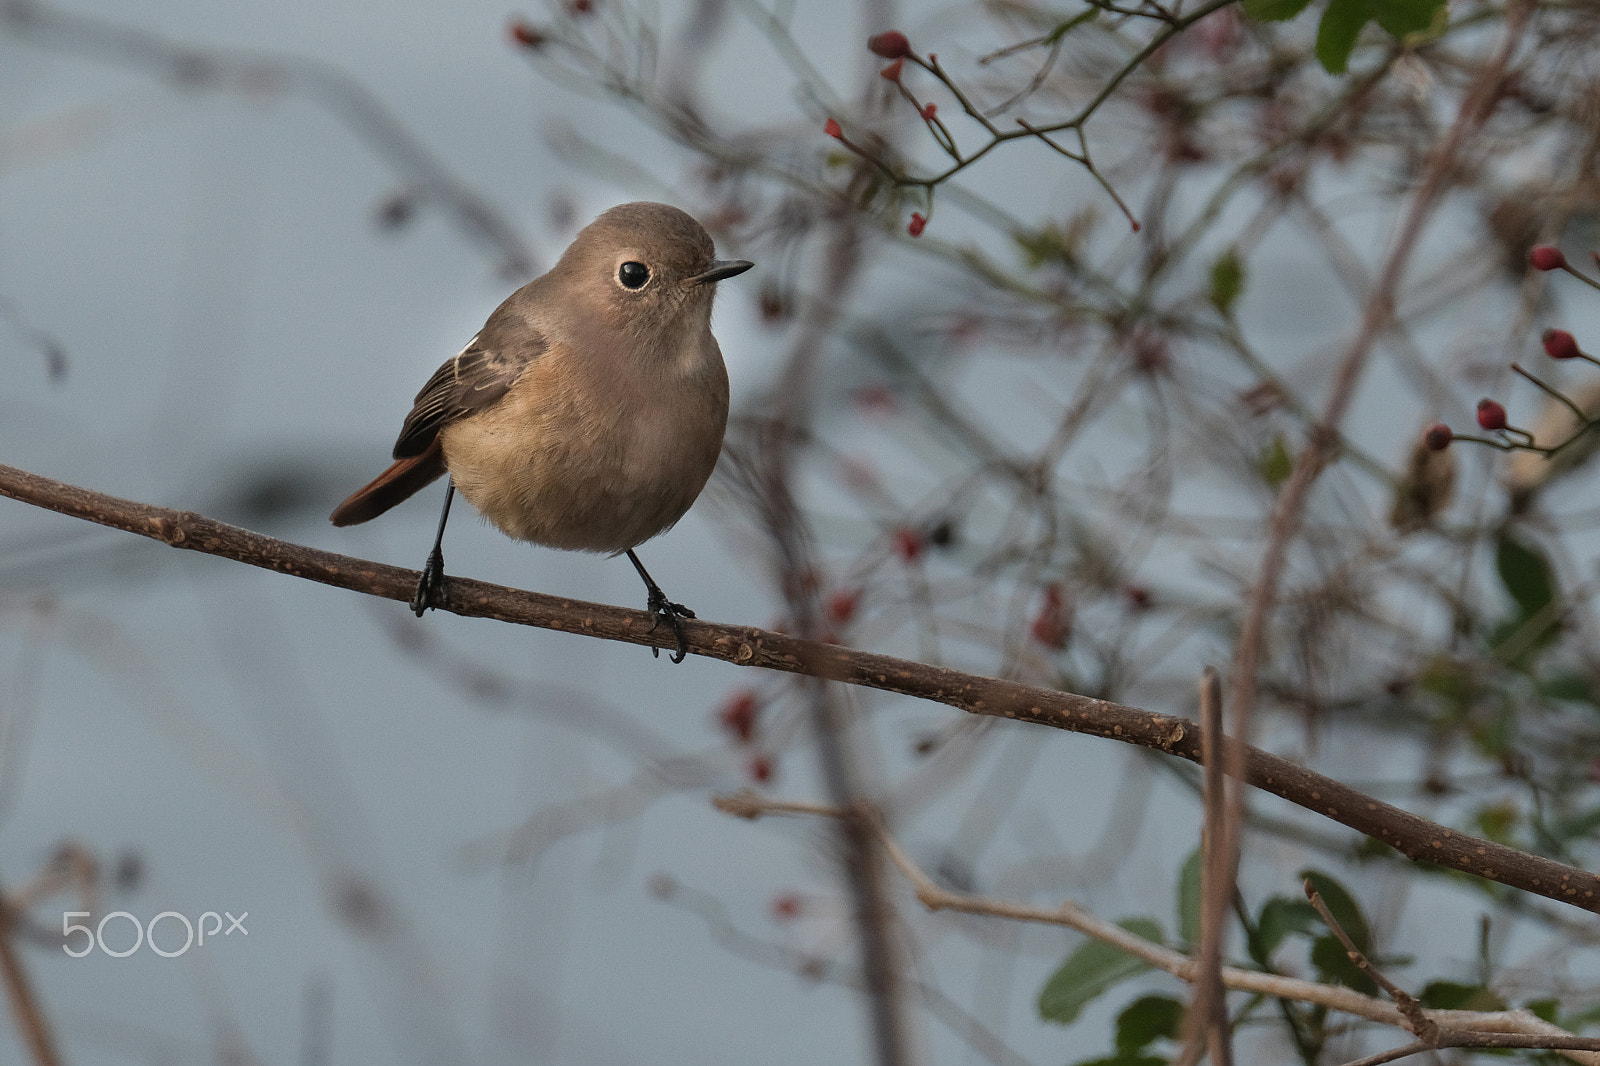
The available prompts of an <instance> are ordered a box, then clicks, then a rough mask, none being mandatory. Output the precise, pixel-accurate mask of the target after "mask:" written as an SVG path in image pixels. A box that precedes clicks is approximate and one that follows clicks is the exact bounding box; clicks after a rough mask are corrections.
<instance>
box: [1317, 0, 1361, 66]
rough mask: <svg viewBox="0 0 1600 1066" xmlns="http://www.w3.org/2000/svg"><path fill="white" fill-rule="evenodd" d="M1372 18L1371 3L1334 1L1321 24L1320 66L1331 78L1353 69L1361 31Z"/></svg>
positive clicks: (1319, 29) (1318, 51)
mask: <svg viewBox="0 0 1600 1066" xmlns="http://www.w3.org/2000/svg"><path fill="white" fill-rule="evenodd" d="M1371 18H1372V10H1371V8H1370V7H1368V6H1367V0H1333V3H1331V4H1329V5H1328V10H1326V11H1324V12H1323V13H1322V21H1321V22H1320V23H1318V24H1317V62H1319V63H1321V64H1322V69H1323V70H1326V71H1327V72H1328V73H1329V74H1343V73H1344V72H1345V70H1346V69H1347V68H1348V67H1349V66H1350V53H1351V52H1353V51H1355V48H1356V38H1357V37H1359V36H1361V28H1362V27H1363V26H1365V25H1366V24H1367V22H1368V20H1369V19H1371Z"/></svg>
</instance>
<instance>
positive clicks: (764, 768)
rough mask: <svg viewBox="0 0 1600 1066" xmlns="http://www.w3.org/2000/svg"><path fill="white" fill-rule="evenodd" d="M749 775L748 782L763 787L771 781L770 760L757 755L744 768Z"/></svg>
mask: <svg viewBox="0 0 1600 1066" xmlns="http://www.w3.org/2000/svg"><path fill="white" fill-rule="evenodd" d="M745 770H746V772H748V773H749V774H750V780H752V781H754V782H755V783H756V784H758V785H764V784H766V783H767V782H768V781H771V780H772V759H771V758H770V757H768V756H766V755H757V756H755V757H754V758H753V759H751V760H750V762H749V763H748V764H747V765H746V767H745Z"/></svg>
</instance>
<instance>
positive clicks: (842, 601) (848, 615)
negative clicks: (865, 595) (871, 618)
mask: <svg viewBox="0 0 1600 1066" xmlns="http://www.w3.org/2000/svg"><path fill="white" fill-rule="evenodd" d="M860 603H861V593H859V592H856V591H855V590H854V589H840V590H839V591H838V592H835V593H834V594H833V595H832V596H829V597H828V621H830V622H832V623H833V624H834V625H836V626H846V625H849V624H850V620H851V619H852V618H854V617H855V616H856V607H857V606H859V605H860Z"/></svg>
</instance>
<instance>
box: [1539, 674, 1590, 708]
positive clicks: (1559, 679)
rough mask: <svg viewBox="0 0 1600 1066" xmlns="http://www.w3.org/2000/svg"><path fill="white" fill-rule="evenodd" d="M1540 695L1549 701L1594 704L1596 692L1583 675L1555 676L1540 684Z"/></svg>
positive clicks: (1541, 681) (1541, 680)
mask: <svg viewBox="0 0 1600 1066" xmlns="http://www.w3.org/2000/svg"><path fill="white" fill-rule="evenodd" d="M1538 689H1539V695H1541V696H1543V697H1544V698H1545V699H1547V700H1566V701H1567V702H1569V703H1587V704H1591V705H1592V704H1594V702H1595V698H1594V690H1593V689H1592V688H1590V687H1589V679H1588V678H1587V677H1584V676H1583V675H1582V674H1554V675H1552V676H1550V677H1546V678H1542V679H1540V681H1539V682H1538Z"/></svg>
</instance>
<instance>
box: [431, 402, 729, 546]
mask: <svg viewBox="0 0 1600 1066" xmlns="http://www.w3.org/2000/svg"><path fill="white" fill-rule="evenodd" d="M520 399H521V398H520V397H516V396H515V394H514V393H513V395H508V396H507V397H506V400H508V401H510V402H504V401H502V402H501V403H499V404H496V405H495V406H494V407H493V408H491V409H489V410H486V411H483V412H481V413H479V414H477V415H474V416H472V417H471V418H467V419H464V420H462V421H461V422H459V423H456V424H454V425H451V426H447V427H446V428H445V429H444V430H443V431H442V432H441V434H440V440H441V443H442V445H443V447H444V455H445V463H446V466H447V467H448V468H449V470H450V476H451V477H452V479H453V480H454V482H455V485H456V488H457V489H458V490H459V491H460V492H461V495H463V496H464V497H466V499H467V501H468V502H469V503H471V504H472V505H473V506H474V507H475V508H477V509H478V511H479V512H480V513H481V514H482V515H483V516H484V517H485V518H487V519H488V520H489V521H490V522H493V523H494V524H495V525H496V526H497V527H498V528H499V529H500V530H501V532H503V533H505V534H506V535H507V536H510V537H514V538H516V539H518V540H526V541H532V542H534V543H536V544H545V545H549V546H550V547H553V548H565V549H569V550H576V551H595V552H621V551H624V550H626V549H628V548H631V547H633V546H635V545H637V544H640V543H642V542H644V541H646V540H649V539H650V538H651V537H654V536H655V535H657V534H658V533H662V532H665V531H666V530H667V529H669V528H670V527H671V526H672V525H673V524H674V523H676V522H677V521H678V519H680V518H682V517H683V515H684V512H686V511H687V510H688V509H689V506H690V505H691V504H692V503H694V500H695V497H696V496H698V495H699V494H700V490H701V489H702V488H704V487H705V483H706V480H707V479H708V478H709V477H710V476H711V470H712V467H714V466H715V465H716V460H717V454H718V452H719V451H720V450H721V444H722V429H723V425H722V422H723V419H722V418H715V417H713V418H711V419H707V418H705V417H703V416H702V417H700V418H699V419H698V423H699V424H696V420H695V419H694V418H693V416H691V415H689V413H688V412H684V413H683V415H682V416H679V417H664V416H660V415H659V413H658V415H657V416H656V417H636V418H633V419H631V420H627V421H615V422H611V423H609V424H604V425H602V424H597V423H596V421H595V420H594V418H593V417H592V416H588V415H586V413H585V411H586V410H592V409H593V408H592V406H591V405H580V404H570V405H569V404H565V403H562V402H560V400H559V399H555V400H552V399H551V398H549V397H545V398H544V399H543V400H542V401H539V402H519V400H520ZM714 414H715V412H713V415H714ZM724 417H725V416H724ZM707 423H714V424H707Z"/></svg>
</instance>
